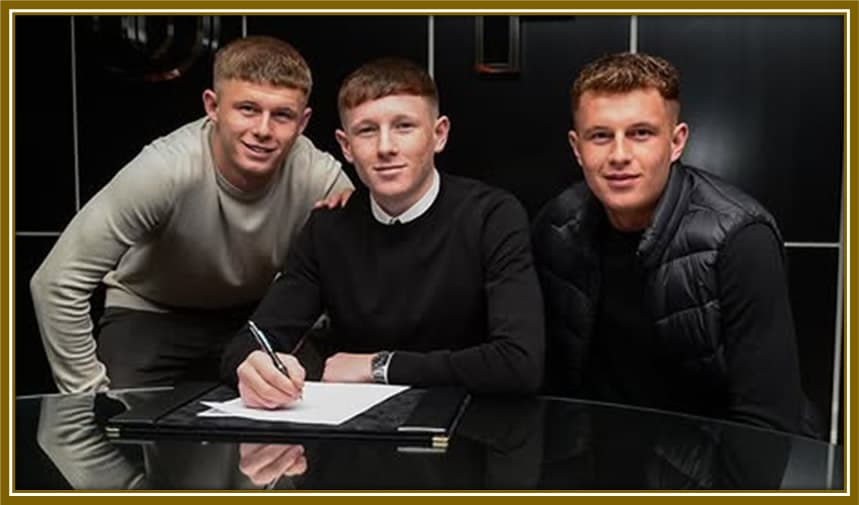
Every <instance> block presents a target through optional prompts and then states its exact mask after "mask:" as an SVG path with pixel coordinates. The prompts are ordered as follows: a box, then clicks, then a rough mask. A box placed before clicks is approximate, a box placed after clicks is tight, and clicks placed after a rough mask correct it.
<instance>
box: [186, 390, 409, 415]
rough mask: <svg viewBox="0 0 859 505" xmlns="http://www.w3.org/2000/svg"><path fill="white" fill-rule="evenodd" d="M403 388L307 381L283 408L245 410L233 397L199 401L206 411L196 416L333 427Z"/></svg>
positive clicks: (239, 401) (247, 408) (238, 399)
mask: <svg viewBox="0 0 859 505" xmlns="http://www.w3.org/2000/svg"><path fill="white" fill-rule="evenodd" d="M406 389H409V386H392V385H388V384H341V383H332V382H310V381H308V382H305V383H304V392H303V398H302V399H301V400H298V401H297V402H295V403H293V404H290V405H289V406H287V407H284V408H280V409H276V410H266V409H255V408H249V407H245V405H244V404H243V403H242V399H241V398H235V399H232V400H228V401H225V402H209V401H206V402H201V403H202V404H203V405H205V406H207V407H209V410H206V411H203V412H200V413H199V414H197V415H198V416H200V417H244V418H248V419H257V420H260V421H285V422H290V423H313V424H331V425H334V424H341V423H344V422H346V421H348V420H349V419H351V418H353V417H355V416H357V415H358V414H361V413H362V412H365V411H367V410H368V409H370V407H372V406H374V405H376V404H378V403H381V402H383V401H385V400H387V399H388V398H390V397H392V396H394V395H396V394H397V393H401V392H403V391H405V390H406Z"/></svg>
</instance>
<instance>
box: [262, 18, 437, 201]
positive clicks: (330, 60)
mask: <svg viewBox="0 0 859 505" xmlns="http://www.w3.org/2000/svg"><path fill="white" fill-rule="evenodd" d="M427 19H428V18H427V17H426V16H249V17H248V34H249V35H258V34H260V35H274V36H277V37H281V38H283V39H284V40H286V41H287V42H289V43H290V44H292V45H294V46H295V48H296V49H298V51H299V52H300V53H301V54H302V55H303V56H304V58H305V59H306V60H307V64H308V65H309V66H310V70H311V72H312V73H313V92H312V94H311V97H310V106H311V108H312V109H313V116H312V117H311V119H310V124H309V125H308V127H307V131H306V132H305V133H306V134H307V136H308V137H310V139H312V140H313V142H314V143H315V144H316V145H317V146H318V147H319V148H320V149H323V150H325V151H328V152H330V153H331V154H333V155H334V156H335V157H337V158H338V159H340V161H343V162H344V167H345V168H346V171H347V173H348V174H349V176H350V177H351V178H352V181H353V182H354V183H355V184H358V183H359V181H358V179H357V177H355V172H354V169H352V167H351V166H348V165H346V164H345V160H344V159H343V156H342V155H341V153H340V147H339V146H338V144H337V141H336V140H335V138H334V130H335V129H336V128H339V127H340V119H339V117H338V114H337V91H338V90H339V89H340V84H341V82H342V81H343V79H344V78H345V77H346V76H347V75H348V74H349V73H350V72H352V71H353V70H355V69H356V68H358V67H359V66H360V65H361V64H363V63H366V62H367V61H369V60H370V59H373V58H378V57H383V56H399V57H404V58H409V59H411V60H413V61H415V62H416V63H418V64H420V65H423V66H426V65H427V53H428V49H427V40H428V36H427V33H428V21H427Z"/></svg>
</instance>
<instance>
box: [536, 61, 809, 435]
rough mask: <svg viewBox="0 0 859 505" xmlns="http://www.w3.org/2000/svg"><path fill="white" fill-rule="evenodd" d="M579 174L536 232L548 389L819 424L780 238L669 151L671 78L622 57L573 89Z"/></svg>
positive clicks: (730, 193) (795, 424)
mask: <svg viewBox="0 0 859 505" xmlns="http://www.w3.org/2000/svg"><path fill="white" fill-rule="evenodd" d="M571 99H572V112H573V121H574V127H573V128H574V129H573V130H572V131H570V132H569V142H570V145H571V147H572V149H573V152H574V154H575V156H576V159H577V160H578V162H579V165H580V166H581V167H582V172H583V173H584V178H585V180H584V182H581V183H578V184H576V185H574V186H573V187H571V188H569V189H567V190H566V191H564V192H563V193H562V194H561V195H559V196H558V197H557V198H555V199H554V200H552V201H551V202H549V203H548V204H547V205H546V206H545V208H544V209H543V210H542V211H541V212H540V214H539V215H538V217H537V218H536V220H535V222H534V225H533V229H532V240H533V244H534V255H535V263H536V265H537V269H538V274H539V276H540V281H541V284H542V289H543V296H544V300H545V305H546V325H547V352H546V356H547V362H546V378H545V383H544V388H545V390H546V391H547V392H549V393H553V394H561V395H568V396H582V397H588V398H593V399H598V400H603V401H609V402H617V403H623V404H632V405H640V406H646V407H653V408H659V409H665V410H673V411H683V412H689V413H693V414H697V415H704V416H708V417H718V418H726V419H731V420H735V421H740V422H744V423H749V424H754V425H757V426H762V427H766V428H772V429H777V430H782V431H789V432H795V433H805V434H815V430H816V428H812V426H810V425H813V424H814V423H815V422H814V421H813V417H814V415H813V412H812V409H811V408H810V406H809V405H808V402H807V400H806V399H805V396H804V394H803V391H802V386H801V383H800V374H799V364H798V357H797V347H796V338H795V334H794V327H793V320H792V317H791V309H790V301H789V298H788V292H787V285H786V279H785V267H784V249H783V242H782V237H781V234H780V232H779V230H778V228H777V226H776V223H775V221H774V220H773V218H772V216H771V215H770V214H769V212H767V210H766V209H764V208H763V207H762V206H761V205H760V204H759V203H757V202H756V201H754V199H752V198H751V197H749V196H747V195H745V194H743V193H742V192H741V191H739V190H738V189H736V188H734V187H731V186H730V185H728V184H726V183H725V182H723V181H721V180H720V179H718V178H717V177H714V176H713V175H710V174H708V173H706V172H704V171H702V170H699V169H696V168H693V167H689V166H686V165H683V164H682V163H681V162H680V161H679V160H680V156H681V154H682V152H683V148H684V146H685V145H686V140H687V137H688V133H689V129H688V126H687V125H686V124H685V123H683V122H680V120H679V114H680V102H679V77H678V74H677V71H676V70H675V69H674V67H673V66H672V65H671V64H670V63H669V62H667V61H665V60H663V59H661V58H657V57H653V56H648V55H644V54H630V53H621V54H615V55H610V56H606V57H603V58H601V59H599V60H597V61H595V62H593V63H591V64H589V65H587V66H586V67H585V68H584V69H583V71H582V72H581V73H580V75H579V76H578V78H577V79H576V81H575V83H574V84H573V87H572V89H571Z"/></svg>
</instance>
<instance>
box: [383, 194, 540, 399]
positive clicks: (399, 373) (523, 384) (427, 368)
mask: <svg viewBox="0 0 859 505" xmlns="http://www.w3.org/2000/svg"><path fill="white" fill-rule="evenodd" d="M481 224H482V227H481V228H480V230H478V231H477V233H479V236H480V247H481V250H482V261H483V265H474V268H481V266H482V270H483V271H484V273H485V280H484V293H485V296H486V318H487V328H488V335H487V336H486V338H485V342H484V343H482V344H478V345H475V346H472V347H467V348H464V349H461V350H456V351H450V350H438V351H432V352H427V353H416V352H406V351H395V353H394V355H393V357H392V358H391V363H390V365H389V370H388V377H389V380H390V381H391V382H394V383H400V384H412V385H416V386H428V385H441V384H460V385H463V386H465V387H466V388H467V389H468V390H469V391H472V392H475V393H532V392H534V391H536V389H537V387H538V386H539V384H540V381H541V379H542V375H543V358H544V356H543V354H544V346H545V335H544V320H543V302H542V295H541V293H540V288H539V285H538V283H537V275H536V273H535V271H534V263H533V258H532V256H531V245H530V239H529V232H528V222H527V218H526V215H525V210H524V209H523V208H522V206H521V205H520V204H519V203H518V202H517V201H516V200H514V199H513V197H512V196H505V198H502V199H500V200H498V201H497V202H496V203H495V204H494V205H492V206H490V208H489V209H488V211H487V212H486V213H485V215H484V216H483V222H482V223H481Z"/></svg>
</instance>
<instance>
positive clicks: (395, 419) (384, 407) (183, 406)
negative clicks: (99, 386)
mask: <svg viewBox="0 0 859 505" xmlns="http://www.w3.org/2000/svg"><path fill="white" fill-rule="evenodd" d="M235 396H236V392H235V390H234V389H231V388H229V387H227V386H223V385H219V384H215V383H188V384H183V385H180V386H177V387H176V388H174V389H172V390H169V391H164V392H161V393H160V394H158V395H157V396H154V397H152V398H150V399H148V400H147V401H145V402H143V403H141V404H139V405H136V406H133V407H132V408H131V409H129V410H127V411H126V412H123V413H122V414H119V415H116V416H114V417H112V418H111V419H110V420H109V421H108V423H107V426H106V430H105V431H106V433H107V435H108V436H109V437H111V438H115V439H120V440H153V439H161V438H182V439H193V440H211V441H218V440H231V441H232V440H235V441H255V442H281V443H287V442H289V443H293V442H300V441H301V440H305V439H316V438H343V439H361V440H384V441H391V442H397V443H403V442H405V443H408V444H409V445H410V446H413V447H415V448H420V447H426V448H431V449H445V448H446V447H447V444H448V441H449V439H450V437H451V436H452V434H453V432H454V430H455V429H456V425H457V423H458V422H459V419H460V417H462V414H463V412H464V411H465V408H466V405H467V404H468V400H469V396H468V394H467V393H466V391H465V390H464V389H462V388H429V389H418V388H410V389H407V390H405V391H403V392H402V393H399V394H397V395H394V396H392V397H390V398H388V399H387V400H385V401H383V402H381V403H379V404H377V405H375V406H373V407H371V408H370V409H368V410H367V411H365V412H363V413H361V414H359V415H357V416H355V417H353V418H352V419H349V420H347V421H345V422H344V423H342V424H339V425H323V424H306V423H290V422H271V421H258V420H253V419H242V418H234V417H198V416H197V414H198V413H200V412H202V411H205V410H208V407H206V406H205V405H203V404H202V403H200V402H202V401H224V400H229V399H231V398H235Z"/></svg>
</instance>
